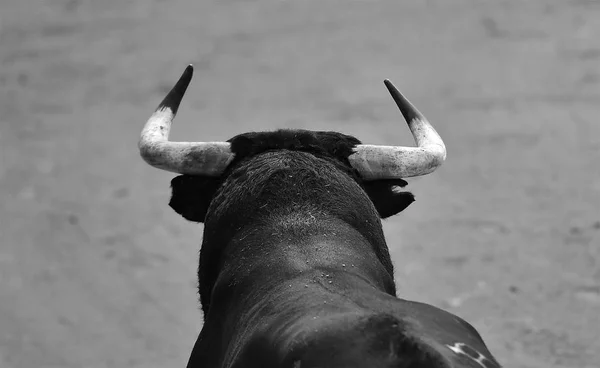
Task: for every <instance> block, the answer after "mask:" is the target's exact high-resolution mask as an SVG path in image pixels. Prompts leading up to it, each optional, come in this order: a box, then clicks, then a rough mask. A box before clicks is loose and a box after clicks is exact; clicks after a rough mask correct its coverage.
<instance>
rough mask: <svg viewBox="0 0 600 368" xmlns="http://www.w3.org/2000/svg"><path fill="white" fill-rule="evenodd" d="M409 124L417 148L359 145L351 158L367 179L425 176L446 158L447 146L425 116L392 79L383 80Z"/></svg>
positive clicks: (352, 163) (355, 166)
mask: <svg viewBox="0 0 600 368" xmlns="http://www.w3.org/2000/svg"><path fill="white" fill-rule="evenodd" d="M384 83H385V85H386V87H387V88H388V90H389V91H390V94H391V95H392V98H393V99H394V101H396V104H397V105H398V108H399V109H400V112H402V115H403V116H404V119H405V120H406V122H407V123H408V127H409V128H410V131H411V132H412V135H413V137H414V138H415V142H416V143H417V147H402V146H376V145H357V146H356V148H355V152H354V153H353V154H352V155H350V156H349V157H348V160H349V161H350V164H351V165H352V167H354V168H355V169H356V170H357V171H358V172H359V173H360V174H361V176H362V177H363V178H364V179H365V180H378V179H398V178H406V177H411V176H419V175H425V174H429V173H431V172H433V171H434V170H435V169H437V168H438V167H439V166H440V165H441V164H442V163H443V162H444V160H445V159H446V146H445V145H444V142H443V141H442V138H440V136H439V135H438V133H437V132H436V131H435V129H433V127H432V126H431V124H429V122H428V121H427V119H426V118H425V116H423V114H421V113H420V112H419V110H417V108H416V107H414V106H413V105H412V104H411V103H410V101H408V99H406V97H404V96H403V95H402V94H401V93H400V91H398V89H397V88H396V87H395V86H394V85H393V84H392V82H390V81H389V80H387V79H386V80H385V81H384Z"/></svg>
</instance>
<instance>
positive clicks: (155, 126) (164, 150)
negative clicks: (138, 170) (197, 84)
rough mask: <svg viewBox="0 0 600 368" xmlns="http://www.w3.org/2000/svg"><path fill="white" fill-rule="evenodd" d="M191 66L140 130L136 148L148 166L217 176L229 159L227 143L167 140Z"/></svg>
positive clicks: (191, 173) (228, 145)
mask: <svg viewBox="0 0 600 368" xmlns="http://www.w3.org/2000/svg"><path fill="white" fill-rule="evenodd" d="M193 74H194V68H193V67H192V65H189V66H188V67H187V68H186V69H185V71H184V72H183V74H182V75H181V78H179V81H178V82H177V84H175V86H174V87H173V89H171V91H170V92H169V93H168V94H167V96H166V97H165V98H164V100H163V101H162V102H161V103H160V105H158V108H157V109H156V110H155V111H154V114H152V116H150V119H148V122H146V125H145V126H144V129H143V130H142V134H141V136H140V141H139V144H138V147H139V149H140V155H141V156H142V158H143V159H144V160H145V161H146V162H147V163H148V164H150V165H152V166H154V167H157V168H159V169H162V170H167V171H172V172H175V173H179V174H189V175H206V176H219V175H221V174H222V173H223V171H225V169H226V168H227V165H229V163H230V162H231V160H233V157H234V155H233V153H232V152H231V146H230V144H229V143H227V142H170V141H169V132H170V130H171V123H172V122H173V118H175V115H176V114H177V109H178V108H179V104H180V102H181V99H182V98H183V95H184V94H185V90H186V89H187V87H188V85H189V84H190V81H191V80H192V75H193Z"/></svg>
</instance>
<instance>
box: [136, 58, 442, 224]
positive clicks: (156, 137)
mask: <svg viewBox="0 0 600 368" xmlns="http://www.w3.org/2000/svg"><path fill="white" fill-rule="evenodd" d="M192 74H193V67H192V66H191V65H189V66H188V67H187V68H186V70H185V71H184V73H183V75H182V76H181V78H180V79H179V81H178V82H177V84H176V85H175V86H174V87H173V89H172V90H171V91H170V92H169V93H168V94H167V96H166V97H165V98H164V100H163V101H162V102H161V103H160V105H159V106H158V108H157V109H156V111H155V112H154V113H153V114H152V116H151V117H150V119H148V122H147V123H146V125H145V126H144V129H143V130H142V133H141V138H140V141H139V149H140V154H141V156H142V157H143V159H144V160H145V161H146V162H147V163H148V164H150V165H152V166H154V167H157V168H159V169H163V170H167V171H171V172H175V173H179V174H184V176H182V177H179V179H178V178H176V179H175V180H174V184H175V183H177V181H178V180H179V181H182V180H185V178H187V179H189V180H191V179H192V178H193V177H202V178H203V181H202V183H201V185H202V186H204V187H206V190H205V191H204V194H203V197H202V198H196V201H195V203H194V205H190V203H191V202H194V194H193V193H181V195H180V196H176V193H175V192H176V191H177V190H179V191H180V192H184V191H185V190H186V189H185V188H188V187H190V186H189V185H188V186H186V185H178V187H179V188H180V189H178V188H176V186H175V185H174V188H173V189H174V197H173V199H172V202H171V206H172V207H173V208H174V209H175V210H176V211H177V212H179V213H180V214H182V215H183V216H184V217H186V218H187V219H189V220H193V221H203V220H204V216H205V213H206V209H207V207H208V205H209V203H210V197H211V195H207V192H213V193H214V191H215V190H216V189H217V188H216V187H217V186H218V184H219V177H220V176H221V175H222V174H223V173H224V172H226V171H227V169H228V166H229V165H230V164H232V162H233V163H235V161H236V160H235V158H236V152H233V150H232V142H233V141H234V140H235V138H234V139H232V140H230V141H228V142H171V141H169V140H168V138H169V132H170V130H171V123H172V122H173V119H174V117H175V115H176V113H177V109H178V107H179V104H180V102H181V99H182V98H183V95H184V93H185V91H186V89H187V87H188V85H189V83H190V81H191V79H192ZM384 83H385V85H386V87H387V88H388V90H389V92H390V94H391V95H392V98H393V99H394V101H396V104H397V105H398V107H399V109H400V111H401V113H402V115H403V116H404V118H405V119H406V121H407V122H408V126H409V128H410V130H411V132H412V134H413V137H414V139H415V141H416V143H417V147H402V146H379V145H365V144H357V142H358V141H356V142H351V141H348V142H346V143H347V144H346V145H347V146H350V147H352V148H351V150H350V151H349V152H347V154H345V155H344V157H343V158H344V161H345V162H347V163H348V164H349V165H350V166H351V167H352V168H353V169H354V170H355V171H356V172H357V173H358V176H359V178H360V181H361V184H362V186H363V188H364V189H365V191H366V192H367V194H368V195H369V197H370V198H371V200H372V201H373V202H374V204H375V207H376V208H377V210H378V211H379V214H380V216H381V217H382V218H385V217H388V216H391V215H393V214H396V213H398V212H400V211H402V210H403V209H404V208H406V207H407V206H408V205H409V204H410V203H411V202H412V201H413V197H412V195H411V194H410V193H400V192H397V191H395V190H394V191H392V189H393V188H396V187H399V186H400V187H402V186H404V185H406V182H404V181H403V180H402V178H405V177H412V176H419V175H425V174H429V173H431V172H432V171H434V170H435V169H436V168H437V167H439V166H440V165H441V164H442V163H443V161H444V160H445V158H446V147H445V146H444V142H443V141H442V139H441V138H440V136H439V135H438V134H437V132H436V131H435V129H434V128H433V127H432V126H431V124H430V123H429V122H428V121H427V119H426V118H425V117H424V116H423V114H421V113H420V112H419V111H418V110H417V109H416V108H415V107H414V106H413V105H412V104H411V103H410V102H409V101H408V100H407V99H406V98H405V97H404V96H403V95H402V94H401V93H400V92H399V91H398V89H396V87H395V86H394V85H393V84H392V82H390V81H389V80H385V81H384ZM316 134H321V135H322V134H325V133H324V132H316ZM238 137H239V136H238ZM345 137H348V136H345ZM348 138H351V139H353V138H352V137H348ZM211 178H212V180H211ZM196 184H198V183H196ZM196 193H197V192H196ZM178 197H179V198H181V199H182V200H184V201H185V202H186V203H185V204H181V205H179V204H178V203H177V200H178ZM196 197H197V195H196Z"/></svg>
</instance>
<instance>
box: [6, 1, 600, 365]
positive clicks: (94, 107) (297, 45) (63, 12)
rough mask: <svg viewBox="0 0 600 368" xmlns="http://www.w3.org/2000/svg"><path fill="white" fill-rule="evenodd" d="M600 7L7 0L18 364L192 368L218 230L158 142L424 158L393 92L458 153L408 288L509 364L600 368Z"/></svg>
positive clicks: (11, 353)
mask: <svg viewBox="0 0 600 368" xmlns="http://www.w3.org/2000/svg"><path fill="white" fill-rule="evenodd" d="M599 34H600V3H599V2H597V1H581V0H580V1H567V0H546V1H537V0H531V1H526V2H525V1H511V0H503V1H466V0H456V1H452V2H448V1H446V0H429V1H412V2H399V1H374V0H373V1H348V0H346V1H335V0H328V1H323V0H321V1H314V0H298V1H192V0H170V1H158V0H155V1H142V0H137V1H117V0H103V1H90V0H88V1H80V0H65V1H59V0H56V1H41V0H39V1H33V0H27V1H26V0H2V1H1V2H0V150H1V151H0V152H1V154H0V366H1V367H2V368H5V367H6V368H33V367H44V368H46V367H48V368H50V367H63V368H65V367H66V368H68V367H90V368H96V367H98V368H99V367H167V366H169V367H183V366H184V365H185V363H186V361H187V358H188V354H189V352H190V350H191V347H192V345H193V343H194V341H195V338H196V334H197V332H198V331H199V328H200V326H201V323H202V321H201V313H200V311H199V307H198V304H197V296H196V291H195V284H196V281H195V270H196V266H197V252H198V248H199V244H200V238H201V232H202V227H201V226H200V225H193V224H191V223H187V222H186V221H185V220H183V219H182V218H180V217H178V216H177V215H176V214H175V213H174V212H172V211H171V209H170V208H168V206H167V202H168V198H169V195H170V193H169V180H170V179H171V178H172V177H173V175H172V174H169V173H166V172H160V171H158V170H154V169H152V168H151V167H149V166H147V165H146V164H145V163H144V162H143V161H142V160H141V158H140V157H139V155H138V152H137V147H136V144H137V138H138V134H139V132H140V130H141V128H142V126H143V124H144V122H145V120H146V119H147V118H148V116H149V115H150V113H151V112H152V111H153V109H154V108H155V107H156V105H157V104H158V103H159V102H160V100H161V99H162V97H163V95H164V93H165V92H166V91H167V90H168V88H170V86H171V85H172V84H173V83H174V82H175V81H176V80H177V78H178V77H179V75H180V73H181V72H182V71H183V68H184V67H185V65H187V64H188V63H194V64H195V66H196V76H195V79H194V81H193V82H192V85H191V86H190V88H189V89H188V94H187V96H186V98H185V99H184V102H183V105H182V107H181V109H180V114H179V116H178V119H177V120H176V121H175V124H174V128H173V134H172V136H173V138H174V139H180V140H224V139H227V138H229V137H231V136H233V135H235V134H237V133H240V132H244V131H248V130H263V129H274V128H279V127H297V128H309V129H320V130H325V129H327V130H338V131H342V132H345V133H350V134H355V135H356V136H358V137H359V138H360V139H362V140H363V142H365V143H374V144H397V143H400V144H411V143H412V142H411V139H410V133H409V132H408V130H407V128H406V127H405V125H404V123H403V122H402V121H401V118H400V115H399V113H398V111H397V110H396V107H395V106H394V103H393V101H392V100H391V98H390V97H389V95H388V93H387V91H386V90H385V88H384V86H383V83H382V81H383V79H384V78H390V79H392V80H393V81H394V82H395V83H396V85H397V86H398V87H399V88H400V89H401V90H402V91H403V92H405V93H406V95H407V97H408V98H410V99H411V101H413V102H414V103H415V104H416V105H417V106H418V107H419V109H420V110H421V111H423V112H424V113H425V114H426V116H427V117H428V118H429V119H430V120H431V121H432V123H433V124H434V126H435V127H436V129H437V130H438V132H439V133H440V135H441V136H442V137H443V138H444V139H445V142H446V144H447V147H448V160H447V161H446V164H445V165H444V166H443V167H442V168H441V169H440V170H438V171H437V172H435V173H434V174H432V175H429V176H427V177H423V178H418V179H412V180H409V188H410V189H411V190H412V191H413V192H414V193H415V195H416V197H417V202H416V203H414V204H413V205H412V206H411V207H409V209H408V210H407V211H406V212H404V213H402V214H401V215H399V216H396V217H395V218H393V219H391V220H388V221H386V224H385V229H386V232H387V235H388V239H389V245H390V247H391V248H392V253H393V256H394V261H395V264H396V270H397V272H396V273H397V274H396V278H397V280H398V283H399V291H400V295H402V296H403V297H407V298H413V299H417V300H421V301H426V302H429V303H432V304H435V305H438V306H441V307H443V308H446V309H448V310H450V311H452V312H454V313H456V314H458V315H460V316H462V317H464V318H465V319H467V320H468V321H470V322H471V323H473V324H474V325H475V326H476V327H477V328H478V329H479V330H480V332H481V333H482V334H483V336H484V338H485V340H486V342H487V343H488V345H489V346H490V349H491V350H492V352H493V353H494V354H495V355H496V356H497V358H498V359H499V360H500V361H501V362H502V363H503V364H505V366H506V367H523V368H526V367H532V368H534V367H535V368H538V367H539V368H541V367H544V368H546V367H565V368H567V367H568V368H572V367H598V364H599V362H600V328H599V327H600V265H599V263H600V164H599V163H598V162H599V160H600V124H599V123H598V119H599V117H600V69H599V68H600V67H599V65H600V42H599V41H598V39H599V38H598V37H599V36H598V35H599Z"/></svg>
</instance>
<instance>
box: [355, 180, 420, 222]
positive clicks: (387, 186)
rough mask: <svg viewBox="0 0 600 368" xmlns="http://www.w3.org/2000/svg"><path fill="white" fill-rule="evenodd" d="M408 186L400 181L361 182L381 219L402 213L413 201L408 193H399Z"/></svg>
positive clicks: (412, 197) (413, 198) (413, 197)
mask: <svg viewBox="0 0 600 368" xmlns="http://www.w3.org/2000/svg"><path fill="white" fill-rule="evenodd" d="M406 184H408V183H407V182H406V181H404V180H402V179H392V180H375V181H365V182H363V188H364V189H365V192H367V194H368V195H369V198H371V201H372V202H373V204H374V205H375V208H376V209H377V212H379V216H380V217H381V218H387V217H390V216H393V215H395V214H397V213H400V212H402V211H403V210H404V209H405V208H406V207H408V206H410V204H411V203H413V202H414V201H415V196H414V195H412V193H410V192H400V191H398V188H403V187H405V186H406Z"/></svg>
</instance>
